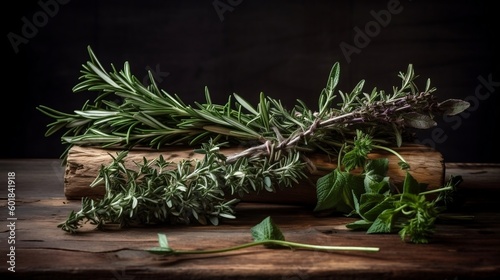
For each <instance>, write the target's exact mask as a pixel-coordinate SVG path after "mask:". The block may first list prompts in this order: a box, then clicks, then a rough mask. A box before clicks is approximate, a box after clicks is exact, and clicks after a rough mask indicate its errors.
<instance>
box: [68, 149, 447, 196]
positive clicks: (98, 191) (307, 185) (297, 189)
mask: <svg viewBox="0 0 500 280" xmlns="http://www.w3.org/2000/svg"><path fill="white" fill-rule="evenodd" d="M242 150H243V148H239V147H234V148H226V149H223V150H221V152H222V153H223V154H225V155H231V154H234V153H237V152H240V151H242ZM394 150H396V151H397V152H398V153H399V154H401V155H402V156H403V157H404V158H405V160H406V161H407V162H408V163H409V164H410V166H411V169H410V170H409V171H410V173H411V174H412V176H413V177H414V178H415V179H416V180H417V181H419V182H421V183H427V184H428V185H429V188H436V187H439V186H442V185H443V183H444V174H445V167H444V161H443V157H442V155H441V153H439V152H438V151H436V150H434V149H432V148H430V147H427V146H423V145H417V144H406V145H403V146H402V147H399V148H394ZM117 152H119V150H116V149H102V148H96V147H81V146H73V147H72V148H71V149H70V150H69V153H68V157H67V163H66V169H65V175H64V194H65V196H66V198H67V199H81V198H82V197H93V198H98V197H102V195H103V194H104V186H95V187H93V188H91V187H90V184H91V183H92V181H93V180H94V179H95V178H96V177H97V175H98V173H99V169H100V168H101V166H102V165H108V164H109V163H111V162H112V157H111V156H116V154H117ZM160 155H163V157H164V158H165V160H167V161H172V162H179V161H181V160H193V159H201V158H202V157H203V155H201V154H196V153H194V151H193V148H192V147H169V148H166V149H162V150H152V149H147V148H142V149H141V148H134V149H132V150H130V151H129V152H128V155H127V157H126V158H125V165H126V166H127V167H129V168H134V166H135V162H142V161H143V158H144V157H145V158H147V159H148V160H152V159H155V158H157V157H159V156H160ZM308 157H309V159H310V160H311V161H312V162H313V163H314V165H315V166H316V167H317V170H316V171H314V172H310V173H309V174H308V178H307V179H305V180H302V181H300V182H299V184H298V185H297V186H293V187H287V188H281V189H277V190H276V191H275V192H274V193H270V192H266V191H263V192H261V193H250V194H246V195H245V196H243V197H241V200H242V201H248V202H264V203H281V204H306V205H314V204H315V203H316V188H315V182H316V180H317V179H318V178H320V177H321V176H323V175H325V174H327V173H328V172H331V171H332V170H333V169H335V168H336V167H337V164H336V160H335V159H333V160H332V159H330V158H329V157H328V156H327V155H325V154H320V153H315V154H310V155H308ZM369 157H370V158H388V159H389V170H388V176H390V177H391V179H392V180H393V182H394V184H395V185H396V186H401V185H402V182H403V180H404V177H405V174H406V173H405V171H404V170H401V168H400V167H399V165H398V162H399V161H400V160H399V159H398V158H397V157H396V156H395V155H394V154H392V153H389V152H387V151H384V150H377V151H374V152H373V153H371V154H370V155H369Z"/></svg>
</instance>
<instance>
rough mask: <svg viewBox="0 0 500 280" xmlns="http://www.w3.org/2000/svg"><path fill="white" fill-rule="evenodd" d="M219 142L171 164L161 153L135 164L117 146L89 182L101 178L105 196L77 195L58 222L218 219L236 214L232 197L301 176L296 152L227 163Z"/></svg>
mask: <svg viewBox="0 0 500 280" xmlns="http://www.w3.org/2000/svg"><path fill="white" fill-rule="evenodd" d="M221 145H222V144H214V143H213V142H208V143H204V144H203V145H202V147H201V148H200V149H197V150H196V152H198V153H202V154H204V157H203V159H201V160H183V161H181V162H179V163H175V164H174V163H172V162H167V161H165V160H164V158H163V157H162V156H160V157H158V158H156V159H154V160H149V161H148V160H146V159H145V158H144V161H143V162H139V163H136V168H127V167H126V166H125V158H126V155H127V151H121V152H119V153H118V154H117V155H116V156H112V158H113V160H112V162H111V163H110V164H109V165H107V166H102V167H101V169H100V172H99V175H98V176H97V177H96V179H95V180H94V182H93V183H92V185H91V186H97V185H99V184H104V187H105V190H106V191H105V195H104V197H103V198H99V199H92V198H89V197H84V198H82V207H81V210H79V211H78V212H75V211H72V212H71V213H70V214H69V216H68V218H67V219H66V221H65V222H63V223H61V224H59V225H58V227H60V228H61V229H63V230H64V231H68V232H76V231H77V230H78V229H79V228H81V227H82V226H83V224H84V223H86V222H90V223H91V224H93V225H96V226H97V228H102V227H103V226H105V225H106V224H117V225H119V226H120V227H126V226H131V225H148V224H159V223H162V224H165V223H169V224H177V223H184V224H190V223H192V222H193V221H197V222H198V223H200V224H208V223H209V222H210V223H211V224H213V225H217V224H218V223H219V219H220V218H228V219H232V218H234V217H235V216H234V209H233V208H234V206H235V204H236V203H237V202H238V198H237V197H241V196H243V195H244V194H246V193H249V192H251V191H252V192H257V193H258V192H260V191H270V192H272V191H275V188H277V187H290V186H292V185H293V184H296V183H297V182H298V181H297V180H298V179H301V178H305V173H304V163H303V162H302V161H301V160H300V153H298V152H297V153H289V154H287V155H282V156H280V157H279V158H276V159H275V158H273V157H242V158H240V159H238V160H237V161H236V162H234V163H232V164H227V163H226V161H225V156H224V155H223V154H222V153H220V151H219V148H220V146H221ZM228 196H236V198H233V199H228Z"/></svg>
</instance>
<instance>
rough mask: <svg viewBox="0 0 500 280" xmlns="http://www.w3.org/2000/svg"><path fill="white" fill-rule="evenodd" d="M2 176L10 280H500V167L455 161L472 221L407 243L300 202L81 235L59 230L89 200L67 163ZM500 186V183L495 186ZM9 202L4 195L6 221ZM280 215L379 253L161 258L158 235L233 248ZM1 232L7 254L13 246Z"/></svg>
mask: <svg viewBox="0 0 500 280" xmlns="http://www.w3.org/2000/svg"><path fill="white" fill-rule="evenodd" d="M0 170H1V171H2V172H4V173H5V172H12V171H14V172H16V182H17V188H16V217H17V218H18V220H17V221H16V232H15V233H16V244H15V247H16V251H15V253H16V272H15V273H12V272H10V271H8V270H7V269H6V268H7V264H4V269H2V270H0V276H2V275H3V276H7V278H6V279H134V280H138V279H165V278H167V279H341V280H343V279H409V280H413V279H415V280H417V279H418V280H420V279H466V280H468V279H471V280H472V279H475V280H476V279H482V280H486V279H498V277H499V276H500V263H499V262H498V260H499V259H500V251H499V250H498V248H500V217H499V215H500V214H499V212H498V210H497V209H498V205H497V201H496V198H497V197H499V195H500V188H499V187H498V182H500V165H493V164H487V165H482V164H462V163H457V164H446V171H447V174H446V175H447V176H448V175H463V178H464V182H463V191H465V192H466V194H467V200H466V202H465V204H464V205H463V207H462V208H461V209H460V211H458V212H453V213H451V214H457V215H472V216H473V217H474V219H473V220H472V221H464V222H443V221H440V222H438V223H437V224H436V231H435V234H434V236H433V238H432V240H431V242H430V243H429V244H422V245H415V244H408V243H404V242H402V241H401V240H400V238H399V236H398V235H395V234H378V235H368V234H365V233H364V232H357V231H351V230H348V229H347V228H346V227H345V224H346V223H348V222H351V221H353V219H354V218H350V217H344V216H336V215H332V216H328V217H317V216H315V215H313V213H312V211H311V209H309V208H307V207H303V206H300V205H283V204H268V203H254V202H243V203H240V204H239V205H237V207H236V217H237V218H236V219H234V220H223V221H222V222H221V224H220V225H219V226H198V225H157V226H150V227H149V226H148V227H146V226H145V227H133V228H123V229H118V228H116V227H114V226H113V225H109V226H107V227H105V228H104V229H103V230H102V231H101V230H96V229H95V228H94V227H93V226H92V225H90V224H86V225H85V226H84V228H83V229H82V231H81V232H80V233H79V234H67V233H65V232H63V231H61V229H59V228H57V225H58V224H59V223H60V222H63V221H64V220H65V219H66V217H67V215H68V213H69V212H70V211H71V210H76V211H78V210H79V209H80V207H81V204H80V202H79V201H76V200H68V199H66V198H65V195H64V193H63V191H62V187H63V182H62V180H60V178H61V176H63V174H64V167H63V166H61V165H60V161H58V160H26V159H25V160H0ZM495 186H496V187H495ZM6 206H7V200H6V199H5V198H3V199H1V200H0V210H1V212H0V213H2V214H1V217H2V218H3V219H4V221H5V219H6V214H7V209H6ZM267 216H271V217H272V218H273V220H274V222H275V223H276V224H277V225H278V226H279V227H280V229H281V230H282V232H283V234H284V235H285V238H286V239H287V240H289V241H295V242H304V243H309V244H318V245H346V246H370V247H379V248H380V251H379V252H372V253H366V252H348V251H339V252H330V253H326V252H318V251H307V250H288V249H279V250H278V249H267V248H265V247H251V248H247V249H244V250H240V251H236V252H228V253H221V254H211V255H198V256H169V257H164V256H157V255H153V254H150V253H148V252H147V251H146V250H147V249H149V248H151V247H154V246H157V245H158V242H157V233H158V232H162V233H165V234H167V236H168V238H169V243H170V246H172V247H173V248H175V249H177V250H198V249H215V248H222V247H229V246H234V245H238V244H241V243H245V242H249V241H251V240H252V237H251V233H250V228H251V227H253V226H254V225H255V224H257V223H258V222H260V221H261V220H262V219H264V218H266V217H267ZM9 235H10V233H9V232H8V231H7V230H4V231H3V232H2V233H1V234H0V244H3V246H0V255H3V256H6V255H7V254H8V253H9V250H10V248H9V247H8V246H7V240H8V237H9Z"/></svg>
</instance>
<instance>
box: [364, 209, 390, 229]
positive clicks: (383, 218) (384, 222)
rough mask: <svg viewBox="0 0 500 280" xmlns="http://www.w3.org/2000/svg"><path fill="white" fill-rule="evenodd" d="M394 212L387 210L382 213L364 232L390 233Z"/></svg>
mask: <svg viewBox="0 0 500 280" xmlns="http://www.w3.org/2000/svg"><path fill="white" fill-rule="evenodd" d="M393 217H394V210H393V209H387V210H385V211H384V212H382V213H381V214H380V215H379V216H378V217H377V219H376V220H375V221H374V222H373V224H372V225H371V226H370V228H369V229H368V230H367V231H366V233H367V234H372V233H391V232H392V222H393Z"/></svg>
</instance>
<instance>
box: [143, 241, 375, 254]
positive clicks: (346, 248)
mask: <svg viewBox="0 0 500 280" xmlns="http://www.w3.org/2000/svg"><path fill="white" fill-rule="evenodd" d="M259 245H266V246H272V245H274V246H284V247H290V248H291V249H309V250H320V251H363V252H378V251H379V250H380V249H379V248H378V247H362V246H359V247H358V246H324V245H311V244H304V243H297V242H290V241H284V240H261V241H254V242H249V243H244V244H241V245H237V246H232V247H226V248H221V249H213V250H173V249H171V250H165V251H162V250H155V249H152V250H151V252H152V253H156V254H168V255H170V254H172V255H199V254H217V253H224V252H230V251H236V250H241V249H245V248H249V247H253V246H259Z"/></svg>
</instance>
